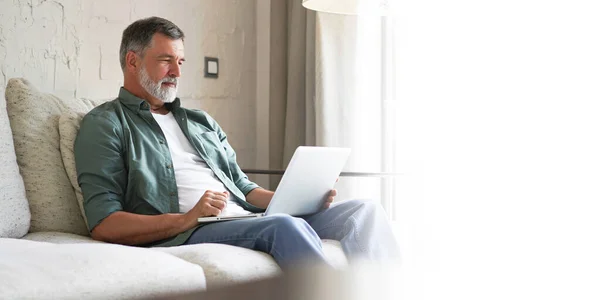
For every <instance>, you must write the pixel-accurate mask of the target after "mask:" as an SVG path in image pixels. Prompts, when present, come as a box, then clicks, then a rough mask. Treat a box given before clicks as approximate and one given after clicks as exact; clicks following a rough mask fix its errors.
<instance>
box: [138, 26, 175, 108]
mask: <svg viewBox="0 0 600 300" xmlns="http://www.w3.org/2000/svg"><path fill="white" fill-rule="evenodd" d="M183 56H184V55H183V41H182V40H171V39H169V38H168V37H167V36H165V35H163V34H160V33H157V34H155V35H154V36H153V37H152V43H151V44H150V47H149V48H148V49H146V53H145V55H144V57H143V59H142V65H141V68H140V69H139V71H138V80H139V81H140V85H141V86H142V87H143V88H144V89H145V90H146V92H148V93H149V94H150V95H152V96H153V97H155V98H157V99H159V100H161V101H163V102H165V103H168V102H173V100H175V96H176V95H177V87H178V85H179V80H178V78H179V77H180V76H181V64H182V63H183V61H185V59H184V57H183Z"/></svg>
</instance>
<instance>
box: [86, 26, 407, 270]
mask: <svg viewBox="0 0 600 300" xmlns="http://www.w3.org/2000/svg"><path fill="white" fill-rule="evenodd" d="M183 41H184V34H183V32H182V31H181V29H179V28H178V27H177V26H176V25H175V24H173V23H171V22H170V21H168V20H165V19H162V18H157V17H152V18H147V19H142V20H139V21H136V22H134V23H133V24H131V25H130V26H129V27H127V28H126V29H125V31H124V32H123V38H122V41H121V49H120V61H121V67H122V69H123V74H124V85H123V87H122V88H121V90H120V92H119V97H118V98H117V99H115V100H113V101H110V102H107V103H105V104H103V105H100V106H99V107H97V108H95V109H93V110H92V111H91V112H90V113H88V114H87V115H86V116H85V118H84V119H83V121H82V123H81V129H80V131H79V134H78V136H77V139H76V141H75V159H76V165H77V173H78V181H79V185H80V186H81V189H82V191H83V195H84V207H85V212H86V216H87V220H88V225H89V227H90V230H91V236H92V238H94V239H96V240H101V241H106V242H111V243H119V244H126V245H144V246H174V245H182V244H197V243H209V242H210V243H223V244H229V245H235V246H240V247H245V248H250V249H255V250H260V251H264V252H266V253H269V254H271V255H272V256H273V258H274V259H275V260H276V261H277V263H278V264H279V265H280V266H281V267H282V268H284V269H285V268H287V267H289V266H292V265H295V264H298V263H302V262H305V261H310V262H313V263H326V261H325V258H324V255H323V252H322V249H321V239H322V238H326V239H336V240H339V241H341V244H342V248H343V250H344V252H345V253H346V254H347V255H348V257H349V258H365V259H379V260H380V259H385V258H394V257H396V256H397V254H398V250H397V246H396V244H395V242H394V239H393V236H392V233H391V230H390V227H389V225H388V223H387V219H386V216H385V214H384V213H383V211H382V209H381V208H380V207H379V206H378V205H375V204H373V203H372V202H369V201H346V202H342V203H339V204H335V205H331V203H332V202H333V199H334V197H335V196H336V191H335V190H333V191H332V192H331V194H330V197H329V198H328V201H327V203H326V204H325V207H324V208H323V210H322V211H320V212H318V213H316V214H313V215H308V216H304V217H302V218H300V217H292V216H289V215H283V214H276V215H272V216H267V217H263V218H251V219H243V220H235V221H227V222H216V223H210V224H205V225H199V224H198V222H197V219H198V218H199V217H206V216H215V215H219V214H225V213H250V212H262V211H264V209H265V208H266V207H267V206H268V204H269V202H270V201H271V198H272V197H273V192H272V191H268V190H265V189H262V188H260V187H259V186H258V185H256V184H255V183H253V182H251V181H250V180H248V177H247V176H246V175H245V174H244V173H243V172H242V171H241V169H240V168H239V166H238V164H237V163H236V156H235V152H234V151H233V149H232V148H231V146H230V145H229V143H228V142H227V136H226V135H225V133H224V132H223V130H222V129H221V128H220V127H219V125H218V124H217V123H216V122H215V120H213V119H212V118H211V117H210V116H209V115H208V114H207V113H206V112H204V111H198V110H189V109H185V108H183V107H181V104H180V100H179V99H178V98H176V93H177V87H178V83H179V81H178V78H179V77H180V76H181V68H182V65H183V63H184V61H185V59H184V48H183ZM330 205H331V207H329V206H330Z"/></svg>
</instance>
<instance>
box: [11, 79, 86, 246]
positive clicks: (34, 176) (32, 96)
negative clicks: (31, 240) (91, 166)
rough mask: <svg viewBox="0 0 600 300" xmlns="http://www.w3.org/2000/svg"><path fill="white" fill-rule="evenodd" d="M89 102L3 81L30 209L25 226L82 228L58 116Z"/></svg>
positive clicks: (23, 83)
mask: <svg viewBox="0 0 600 300" xmlns="http://www.w3.org/2000/svg"><path fill="white" fill-rule="evenodd" d="M95 104H96V103H94V102H92V101H89V100H76V99H59V98H58V97H56V96H53V95H51V94H45V93H41V92H39V91H37V90H36V89H35V88H34V87H32V86H31V85H30V84H29V83H28V82H27V81H26V80H24V79H14V78H13V79H10V80H9V81H8V85H7V87H6V106H7V110H8V117H9V120H10V125H11V128H12V132H13V139H14V144H15V152H16V156H17V163H18V164H19V169H20V172H21V175H22V176H23V181H24V185H25V191H26V195H27V199H28V200H29V208H30V210H31V228H30V231H31V232H36V231H61V232H70V233H75V234H82V235H87V234H88V230H87V227H86V225H85V222H84V220H83V217H82V216H81V212H80V210H79V207H78V205H77V201H76V200H75V192H74V191H73V187H72V186H71V183H70V181H69V179H68V177H67V174H66V171H65V168H64V166H63V162H62V157H61V154H60V147H59V134H58V120H59V117H60V115H62V114H63V113H65V112H67V111H74V112H82V113H85V112H87V111H89V110H90V109H92V108H93V107H94V106H95Z"/></svg>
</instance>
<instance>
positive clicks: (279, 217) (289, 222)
mask: <svg viewBox="0 0 600 300" xmlns="http://www.w3.org/2000/svg"><path fill="white" fill-rule="evenodd" d="M266 218H269V219H268V224H269V225H270V226H272V227H273V228H274V229H275V231H277V232H281V233H283V234H286V235H290V236H293V235H297V234H307V233H308V234H310V235H315V236H316V233H315V232H314V230H313V229H312V227H310V225H309V224H308V223H307V222H306V221H305V220H304V219H301V218H295V217H292V216H290V215H286V214H275V215H272V216H268V217H266Z"/></svg>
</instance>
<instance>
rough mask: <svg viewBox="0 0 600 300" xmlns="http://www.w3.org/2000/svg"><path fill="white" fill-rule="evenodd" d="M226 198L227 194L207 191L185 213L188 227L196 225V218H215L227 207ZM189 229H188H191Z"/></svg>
mask: <svg viewBox="0 0 600 300" xmlns="http://www.w3.org/2000/svg"><path fill="white" fill-rule="evenodd" d="M227 198H229V192H227V191H225V192H222V193H220V192H215V191H209V190H207V191H206V192H204V195H202V197H201V198H200V201H198V203H196V205H195V206H194V207H193V208H192V209H190V211H188V212H187V213H185V217H186V219H187V222H186V223H187V224H188V226H186V227H190V225H191V227H193V226H195V225H196V224H197V223H198V218H201V217H211V216H216V215H218V214H220V213H221V211H222V210H223V209H225V207H227ZM191 227H190V228H191Z"/></svg>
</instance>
